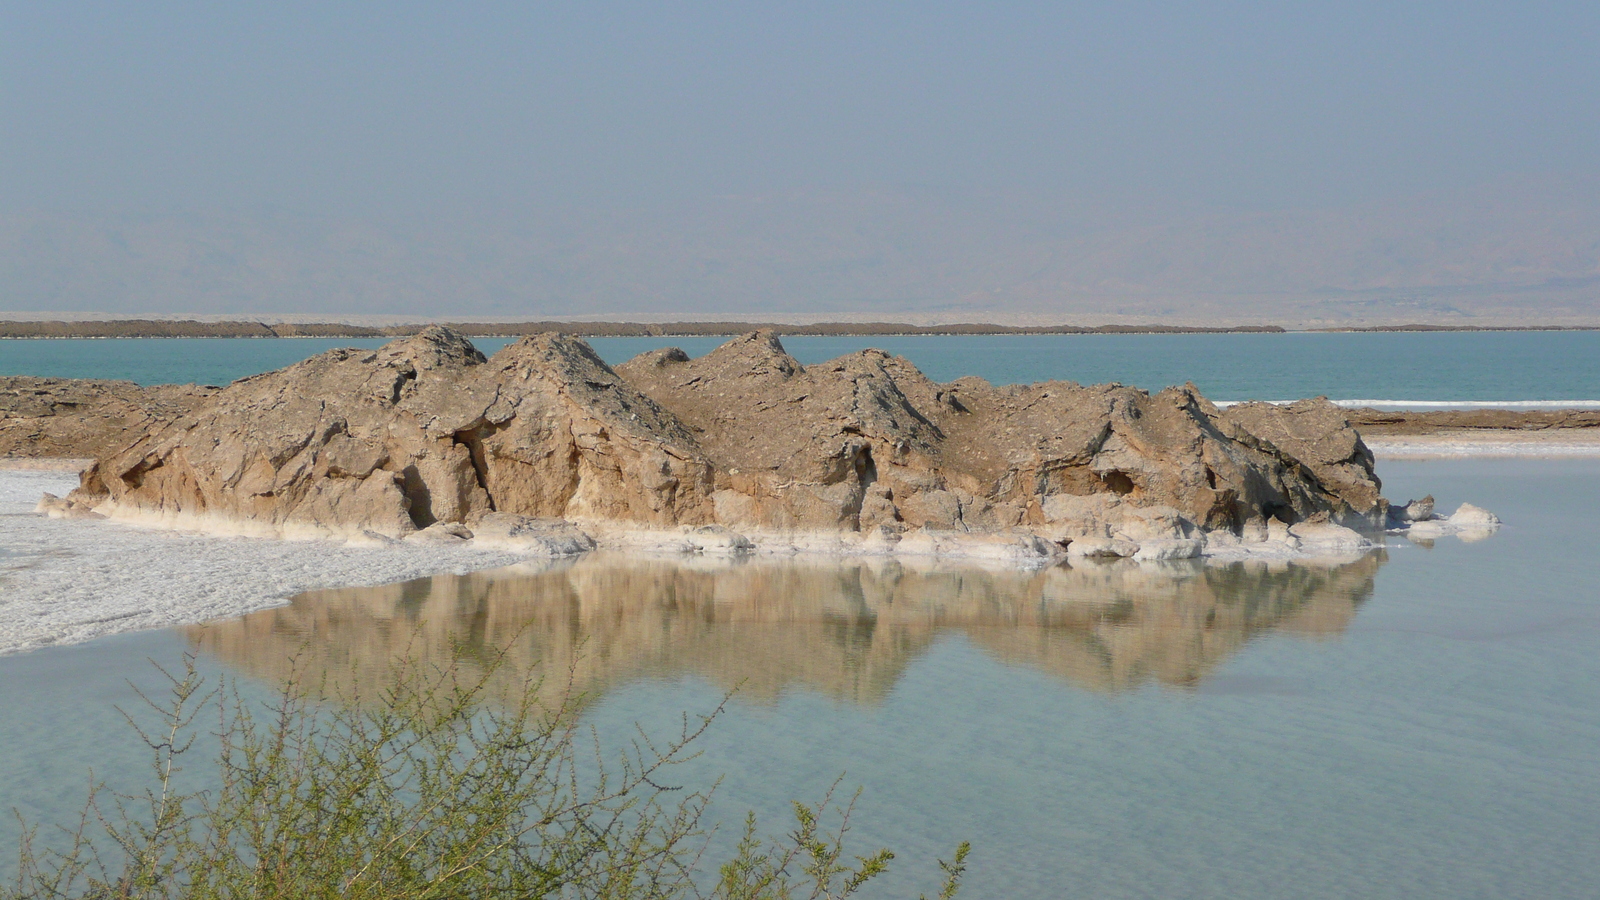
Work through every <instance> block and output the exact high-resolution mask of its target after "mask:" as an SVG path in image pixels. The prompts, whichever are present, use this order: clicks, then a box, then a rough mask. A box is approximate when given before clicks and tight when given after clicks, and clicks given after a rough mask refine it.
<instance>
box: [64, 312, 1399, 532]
mask: <svg viewBox="0 0 1600 900" xmlns="http://www.w3.org/2000/svg"><path fill="white" fill-rule="evenodd" d="M1258 420H1259V421H1260V422H1266V423H1268V424H1270V425H1271V426H1272V430H1271V431H1270V435H1271V436H1270V438H1269V437H1268V436H1267V435H1263V434H1260V433H1253V432H1252V430H1251V429H1249V428H1247V427H1246V426H1247V424H1254V423H1256V422H1257V421H1258ZM1335 445H1337V446H1335ZM1329 447H1334V448H1335V449H1333V450H1330V449H1328V448H1329ZM1339 453H1344V456H1343V457H1342V458H1341V460H1339V461H1337V464H1335V463H1334V462H1330V461H1329V458H1330V457H1331V456H1337V455H1338V454H1339ZM1302 454H1304V455H1305V456H1306V458H1305V459H1302V458H1300V457H1301V455H1302ZM1377 491H1378V483H1377V480H1376V478H1374V477H1373V476H1372V470H1371V455H1370V454H1369V453H1366V452H1365V447H1364V446H1363V445H1361V443H1360V439H1359V437H1358V436H1356V435H1355V434H1354V432H1353V431H1351V430H1350V429H1349V428H1348V425H1347V423H1345V421H1344V420H1343V419H1342V418H1341V417H1340V416H1339V415H1338V413H1337V410H1336V409H1334V408H1333V407H1331V406H1330V405H1328V404H1326V403H1318V402H1311V403H1308V404H1302V405H1301V406H1297V407H1294V408H1290V409H1289V410H1287V411H1285V412H1282V413H1279V414H1276V418H1270V419H1269V418H1268V417H1267V416H1266V415H1265V414H1263V415H1260V416H1257V417H1256V419H1253V420H1252V419H1247V417H1246V416H1244V415H1243V414H1241V415H1239V416H1235V417H1227V416H1223V415H1222V414H1221V413H1219V412H1218V410H1217V409H1216V408H1215V407H1213V406H1212V405H1211V404H1210V403H1209V402H1207V401H1206V400H1205V399H1204V398H1203V397H1201V396H1200V395H1199V393H1198V392H1197V391H1196V390H1195V389H1194V388H1193V386H1192V385H1191V386H1184V387H1180V388H1169V389H1168V390H1166V391H1163V392H1161V393H1159V394H1156V395H1154V396H1151V395H1149V394H1146V393H1144V392H1143V391H1139V390H1136V389H1133V388H1127V387H1122V386H1120V385H1101V386H1096V387H1082V386H1079V385H1077V384H1073V383H1070V382H1048V383H1043V384H1034V385H1020V386H1009V387H995V386H992V385H989V384H988V383H986V382H983V381H981V380H977V379H962V380H959V381H956V382H953V383H951V384H936V383H934V382H932V381H930V380H929V379H928V378H927V377H925V376H924V375H923V374H922V373H921V372H919V371H917V369H916V368H915V367H914V366H912V365H911V364H910V363H909V362H908V361H906V360H904V359H901V358H898V357H892V356H889V355H887V354H884V353H881V352H879V351H872V350H869V351H863V352H861V353H856V354H851V355H849V356H844V357H841V358H839V359H836V360H833V361H830V362H826V363H821V364H818V365H814V366H809V367H808V366H802V365H800V363H799V362H797V361H796V360H795V359H794V358H793V357H791V356H789V355H788V354H787V353H785V352H784V350H783V347H782V345H781V344H779V342H778V341H777V339H776V338H775V337H773V336H772V335H771V334H769V333H764V332H758V333H754V334H750V335H746V336H744V337H742V338H738V339H736V340H734V341H731V342H729V343H728V344H725V345H724V346H722V347H720V348H718V349H717V350H716V351H714V352H713V353H711V354H708V355H707V356H705V357H703V358H701V359H697V360H690V359H689V358H688V357H687V356H685V355H684V354H683V353H682V352H681V351H675V350H665V351H660V352H656V353H651V354H646V355H644V356H641V357H639V358H637V359H634V360H632V361H630V362H628V363H626V364H624V365H622V366H620V367H618V369H617V370H616V371H613V370H612V369H611V368H609V367H608V366H606V365H605V364H604V363H603V362H602V361H601V360H600V359H599V358H598V357H597V356H595V354H594V352H593V351H592V350H591V349H590V348H589V347H588V345H586V344H584V343H583V342H582V341H580V340H577V339H575V338H571V337H567V336H562V335H556V334H542V335H534V336H530V337H527V338H524V339H522V340H521V341H518V342H517V343H515V344H512V345H510V346H508V347H507V348H505V349H504V350H502V351H501V352H500V353H497V354H496V355H495V356H494V357H493V358H492V359H485V358H484V357H483V355H482V354H480V353H479V352H478V351H477V350H476V349H475V348H474V347H473V346H472V345H471V344H470V343H469V342H468V341H467V340H466V339H465V338H463V337H461V336H460V335H458V334H456V333H454V332H452V331H449V330H448V329H443V328H430V329H427V330H425V331H424V332H422V333H421V334H419V335H416V336H414V337H410V338H406V339H403V340H399V341H395V342H393V343H391V344H388V345H386V346H384V347H383V348H381V349H379V350H376V351H364V350H335V351H331V352H329V353H325V354H322V355H321V356H317V357H314V358H312V359H309V360H307V361H305V362H303V363H300V364H298V365H295V366H291V367H289V368H287V369H284V370H281V371H278V372H272V373H268V374H265V375H260V376H257V377H254V378H250V379H245V380H243V381H240V382H236V383H235V384H233V385H231V386H229V387H227V388H225V389H223V390H222V391H220V392H218V393H217V394H216V395H214V396H213V397H212V398H210V400H209V402H207V403H206V404H205V405H204V406H202V407H201V408H199V409H197V410H195V411H194V412H192V413H191V414H188V415H185V416H183V417H182V418H180V419H179V420H177V421H175V422H172V423H171V424H168V425H166V426H165V427H162V428H159V429H157V430H155V431H154V432H152V433H151V434H149V435H148V436H146V437H145V438H143V439H141V440H139V441H138V442H137V443H135V444H134V445H133V446H131V447H129V448H127V449H125V450H121V451H120V452H115V453H112V454H110V455H107V456H105V457H104V458H102V459H101V460H100V461H99V462H98V463H97V464H96V466H95V467H94V468H93V469H91V470H90V471H89V472H87V473H85V476H84V479H83V485H82V487H81V488H80V491H79V499H83V500H94V501H95V502H99V503H105V502H107V501H109V505H110V506H111V507H114V508H116V509H118V510H122V511H128V512H136V513H146V514H153V515H155V516H157V517H160V518H163V519H166V520H170V521H173V522H178V521H183V520H186V519H191V518H193V519H201V520H221V521H226V522H229V523H234V524H236V525H241V526H244V527H247V528H252V529H256V530H260V531H264V532H269V533H284V532H293V531H295V530H306V531H311V532H318V533H326V532H334V533H351V532H361V531H368V532H376V533H378V534H382V535H390V536H402V535H405V534H408V533H410V532H412V531H415V530H417V529H419V528H425V527H428V526H430V525H433V524H435V523H466V524H468V525H471V524H473V523H475V522H477V521H478V520H480V519H481V518H482V517H483V516H485V515H486V514H488V513H491V512H495V513H504V514H512V515H518V516H527V517H533V518H567V519H573V520H577V521H580V522H596V523H639V524H644V525H651V526H667V525H672V526H681V525H707V524H721V525H726V526H729V527H732V528H739V529H751V528H760V529H777V530H783V529H801V530H821V531H836V532H861V531H869V530H871V531H873V532H874V533H879V532H881V533H883V534H885V535H888V536H889V538H890V539H897V538H898V535H899V534H900V533H902V532H905V531H907V530H908V529H917V528H925V529H930V530H939V531H958V532H983V533H990V532H1004V531H1008V530H1016V529H1025V530H1028V531H1032V532H1035V533H1038V534H1041V535H1044V536H1045V537H1047V538H1049V539H1050V540H1054V541H1060V542H1065V541H1069V540H1089V539H1095V540H1112V539H1114V538H1117V536H1118V535H1121V534H1124V533H1128V534H1133V535H1134V537H1135V538H1137V539H1141V540H1151V541H1157V542H1159V541H1166V542H1169V543H1173V542H1176V543H1182V542H1183V541H1185V540H1189V541H1190V542H1191V543H1193V539H1194V538H1195V537H1196V532H1197V530H1199V529H1206V530H1213V531H1227V532H1230V533H1240V532H1242V531H1245V530H1247V529H1249V528H1255V529H1256V530H1258V531H1264V530H1265V529H1264V525H1263V523H1264V522H1266V520H1268V519H1272V518H1276V519H1279V520H1282V521H1284V522H1288V523H1293V522H1299V521H1302V520H1308V519H1309V520H1318V519H1332V520H1333V521H1335V522H1345V523H1351V524H1364V525H1369V526H1370V525H1377V524H1380V523H1381V522H1382V521H1383V511H1384V502H1383V500H1382V499H1381V497H1379V496H1378V493H1377ZM1189 549H1190V550H1192V549H1193V548H1192V547H1191V548H1189ZM1185 552H1188V551H1185Z"/></svg>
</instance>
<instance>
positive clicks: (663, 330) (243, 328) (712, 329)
mask: <svg viewBox="0 0 1600 900" xmlns="http://www.w3.org/2000/svg"><path fill="white" fill-rule="evenodd" d="M440 324H443V325H446V326H447V327H449V328H453V329H455V330H456V331H459V332H461V333H462V334H465V335H467V336H468V337H520V336H522V335H525V334H539V333H541V332H546V331H557V332H561V333H563V334H571V335H577V336H579V337H699V336H706V337H722V336H729V335H738V334H744V333H746V332H749V331H755V330H757V329H769V330H771V331H774V332H777V333H778V334H786V335H805V336H846V335H864V336H870V335H915V334H985V335H988V334H1229V333H1268V334H1281V333H1283V332H1284V331H1285V329H1283V328H1282V327H1280V326H1277V325H1238V326H1229V327H1211V328H1206V327H1190V326H1181V325H1100V326H1096V327H1084V326H1079V325H988V324H983V323H973V324H960V325H927V326H923V325H907V324H904V323H897V322H818V323H813V324H810V325H781V324H777V323H772V322H664V323H659V324H645V323H638V322H445V323H440ZM424 327H425V325H422V324H407V325H388V326H382V327H374V326H367V325H345V324H340V323H337V322H308V323H280V324H272V325H269V324H266V323H264V322H196V321H192V320H184V321H158V320H147V319H120V320H113V321H104V322H0V338H180V337H181V338H196V337H215V338H297V337H308V338H324V337H331V338H389V337H405V336H408V335H413V334H416V333H417V332H418V331H420V330H422V328H424Z"/></svg>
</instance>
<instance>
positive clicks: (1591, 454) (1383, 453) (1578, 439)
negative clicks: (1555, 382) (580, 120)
mask: <svg viewBox="0 0 1600 900" xmlns="http://www.w3.org/2000/svg"><path fill="white" fill-rule="evenodd" d="M1363 440H1365V441H1366V444H1367V447H1368V448H1370V449H1371V450H1372V454H1373V456H1375V457H1377V458H1378V459H1467V458H1482V459H1581V458H1596V457H1600V435H1585V434H1581V433H1578V434H1574V433H1570V432H1562V431H1509V430H1485V431H1483V432H1476V433H1461V432H1443V433H1438V434H1408V435H1392V436H1391V435H1380V436H1373V437H1364V438H1363Z"/></svg>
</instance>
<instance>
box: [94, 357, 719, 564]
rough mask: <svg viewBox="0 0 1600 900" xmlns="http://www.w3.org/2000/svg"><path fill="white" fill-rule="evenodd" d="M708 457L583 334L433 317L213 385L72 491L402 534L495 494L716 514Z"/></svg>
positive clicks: (125, 507) (491, 503) (633, 512)
mask: <svg viewBox="0 0 1600 900" xmlns="http://www.w3.org/2000/svg"><path fill="white" fill-rule="evenodd" d="M710 484H711V472H710V468H709V466H708V464H707V463H706V461H705V459H704V458H703V456H702V455H701V454H699V453H698V452H697V450H696V449H695V447H694V440H693V438H692V437H691V436H690V435H689V433H688V432H687V431H686V430H685V429H684V428H683V427H682V425H681V424H679V423H678V422H677V421H676V420H675V419H674V418H673V417H672V416H671V415H669V414H667V413H664V412H663V411H662V410H660V409H659V408H658V407H656V405H655V404H654V403H652V402H651V401H650V400H648V399H647V398H644V397H642V396H640V395H639V394H637V393H636V392H634V391H632V390H631V389H629V388H628V386H627V385H626V384H625V383H624V382H622V381H621V379H619V378H618V377H617V376H616V374H615V373H613V372H612V371H611V370H610V369H609V368H608V367H607V366H606V365H605V364H604V363H603V362H601V361H600V359H599V357H597V356H595V355H594V353H593V351H592V350H590V349H589V348H588V346H587V345H585V344H583V343H582V342H581V341H577V340H575V339H572V338H567V337H561V336H556V335H536V336H533V337H529V338H525V339H523V340H522V341H519V342H517V343H516V344H513V345H511V346H509V347H507V348H506V349H505V350H503V351H501V352H500V353H498V354H496V355H495V358H494V359H493V360H487V359H485V358H484V356H483V354H481V353H479V352H478V350H477V349H476V348H474V347H473V346H472V345H471V343H469V342H468V341H467V340H466V339H465V338H462V337H461V336H459V335H456V334H454V333H452V332H449V331H446V330H444V329H429V330H427V331H425V332H424V333H422V334H420V335H417V336H415V337H411V338H406V339H403V340H399V341H395V342H393V343H390V344H388V345H385V346H384V347H382V348H380V349H378V350H376V351H365V350H333V351H329V352H327V353H324V354H321V355H320V356H316V357H313V358H311V359H308V360H306V361H305V362H302V363H298V364H296V365H294V366H290V367H289V368H287V369H283V370H281V371H278V372H270V373H267V374H265V375H258V376H256V377H253V378H248V379H244V380H241V381H238V382H235V383H234V384H232V385H230V386H229V387H227V388H225V389H223V390H222V391H220V392H219V393H218V394H217V395H216V396H215V397H214V398H213V399H212V401H211V402H210V403H209V404H207V405H206V406H205V407H203V408H202V409H199V410H196V411H195V413H194V414H192V415H189V416H185V417H183V418H181V419H179V420H178V421H176V422H174V423H172V424H171V425H169V426H168V427H166V428H164V429H161V430H159V431H156V432H155V433H153V434H150V435H149V436H147V437H146V438H144V439H143V440H141V441H139V442H138V443H136V444H134V445H133V446H132V447H130V448H128V449H127V450H126V451H124V452H121V453H118V454H115V455H112V456H109V457H107V458H105V459H102V460H100V461H98V462H97V463H96V464H95V466H94V467H92V468H91V469H90V470H89V471H87V472H86V473H84V477H83V484H82V487H80V489H79V491H78V492H76V493H75V495H74V499H75V500H78V501H79V502H82V499H83V498H93V497H103V498H104V499H105V500H106V501H109V503H108V505H109V506H110V507H112V508H113V509H114V510H116V511H121V512H129V513H143V514H147V515H154V516H157V517H159V518H160V519H163V520H166V521H169V522H171V523H174V524H177V523H182V522H185V521H188V520H192V519H199V520H213V521H215V520H221V521H222V522H225V523H228V524H230V525H232V526H236V527H241V528H243V529H245V530H249V531H258V532H268V533H289V534H292V533H295V532H309V533H326V532H333V533H345V534H348V533H357V532H363V531H366V532H373V533H376V534H378V535H386V536H401V535H405V534H408V533H411V532H414V531H417V530H419V529H422V528H427V527H428V526H430V525H434V524H435V523H459V522H468V521H475V520H476V519H478V518H481V517H482V516H483V515H484V514H487V513H491V512H495V511H497V510H505V511H512V512H515V513H517V514H520V515H526V516H535V517H573V518H597V519H624V520H633V521H642V522H653V523H658V524H673V523H678V522H693V521H700V520H704V519H706V518H707V517H708V516H709V510H710V504H709V501H708V499H707V495H708V493H709V488H710Z"/></svg>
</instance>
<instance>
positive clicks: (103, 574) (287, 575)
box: [0, 470, 524, 653]
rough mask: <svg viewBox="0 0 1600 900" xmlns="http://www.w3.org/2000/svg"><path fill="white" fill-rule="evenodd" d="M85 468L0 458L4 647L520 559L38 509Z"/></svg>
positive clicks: (184, 620) (0, 649) (0, 630)
mask: <svg viewBox="0 0 1600 900" xmlns="http://www.w3.org/2000/svg"><path fill="white" fill-rule="evenodd" d="M77 482H78V479H77V476H76V475H75V474H64V473H60V472H29V471H14V470H13V471H4V470H0V653H14V652H17V651H20V650H31V649H35V648H38V647H43V646H48V645H51V644H70V643H77V642H79V641H86V640H89V639H91V638H96V637H100V636H102V635H107V634H113V633H116V632H123V631H136V630H141V629H147V628H162V627H167V626H172V625H182V624H189V623H193V622H203V621H206V620H208V619H215V618H220V617H224V616H236V615H242V614H244V613H247V612H252V611H254V610H258V609H264V608H266V607H270V606H279V605H282V604H283V603H284V602H285V601H286V600H288V598H290V597H292V596H293V595H295V594H297V593H300V592H301V591H307V590H312V589H315V588H327V587H341V586H356V585H376V584H385V583H389V582H395V581H404V580H407V579H411V578H421V577H423V576H426V575H437V574H441V573H445V572H460V573H465V572H470V571H475V570H479V569H489V568H495V567H497V566H504V565H510V564H511V563H515V562H518V561H519V560H521V559H523V558H524V557H523V556H522V555H520V554H516V553H509V552H505V551H501V550H487V549H483V548H478V547H473V546H471V545H470V544H464V545H462V546H450V545H443V546H439V545H420V546H419V545H412V544H396V545H385V546H372V547H353V546H348V545H346V544H343V543H339V542H334V541H282V540H270V539H262V538H248V537H220V536H212V535H200V534H192V533H183V532H175V531H160V530H154V529H146V528H139V527H135V526H130V525H127V524H123V523H119V522H110V521H96V520H84V519H67V520H63V519H49V518H45V517H44V516H41V515H38V514H36V513H34V511H33V509H34V506H35V504H37V503H38V502H39V497H40V495H41V494H43V493H44V492H46V491H48V492H50V493H52V494H57V495H62V496H64V495H66V493H67V492H68V491H70V490H72V489H73V488H74V487H76V486H77Z"/></svg>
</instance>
